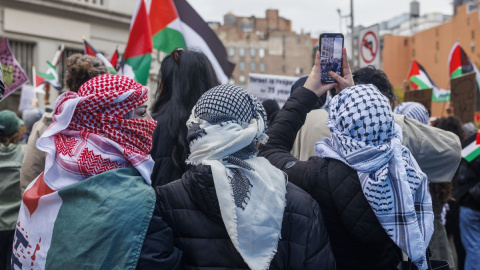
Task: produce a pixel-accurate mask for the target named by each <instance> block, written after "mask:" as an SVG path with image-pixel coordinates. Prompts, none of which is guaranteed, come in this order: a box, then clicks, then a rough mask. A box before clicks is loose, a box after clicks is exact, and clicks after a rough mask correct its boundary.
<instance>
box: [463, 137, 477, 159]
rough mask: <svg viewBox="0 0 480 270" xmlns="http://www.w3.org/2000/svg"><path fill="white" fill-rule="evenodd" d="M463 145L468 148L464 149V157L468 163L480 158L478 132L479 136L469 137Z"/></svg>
mask: <svg viewBox="0 0 480 270" xmlns="http://www.w3.org/2000/svg"><path fill="white" fill-rule="evenodd" d="M463 144H464V145H466V146H465V147H464V148H463V149H462V157H463V158H464V159H465V160H466V161H467V162H471V161H472V160H474V159H476V158H477V157H478V156H480V133H478V132H477V135H474V136H471V137H469V138H468V139H467V140H465V142H464V143H463Z"/></svg>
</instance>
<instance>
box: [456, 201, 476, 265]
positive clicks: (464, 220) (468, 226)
mask: <svg viewBox="0 0 480 270" xmlns="http://www.w3.org/2000/svg"><path fill="white" fill-rule="evenodd" d="M460 237H461V239H462V244H463V247H464V248H465V251H466V253H467V257H466V258H465V270H480V212H479V211H475V210H473V209H470V208H468V207H464V206H461V207H460Z"/></svg>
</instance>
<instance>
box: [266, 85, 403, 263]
mask: <svg viewBox="0 0 480 270" xmlns="http://www.w3.org/2000/svg"><path fill="white" fill-rule="evenodd" d="M316 101H317V97H316V95H315V94H314V93H313V92H311V91H310V90H308V89H305V88H303V87H301V88H299V89H297V90H295V92H293V94H292V96H291V97H290V98H289V99H288V100H287V102H286V103H285V105H284V106H283V108H282V109H281V110H280V111H279V112H278V113H277V116H276V117H275V120H274V122H273V124H272V126H270V127H269V129H268V131H267V135H268V136H269V137H270V138H269V140H268V142H267V144H266V145H263V146H261V147H260V154H259V155H260V156H264V157H266V158H267V159H268V160H269V161H270V162H271V163H272V164H273V165H274V166H276V167H278V168H280V169H282V170H283V171H284V172H285V173H287V175H288V180H289V181H290V182H291V183H294V184H295V185H297V186H298V187H300V188H302V189H303V190H305V191H307V192H308V193H309V194H310V195H312V197H313V198H314V199H315V200H316V201H317V202H318V203H319V205H320V207H321V208H322V212H323V215H324V218H325V223H326V225H327V231H328V234H329V237H330V243H331V245H332V250H333V253H334V255H335V259H336V262H337V269H397V267H396V266H397V265H398V263H399V262H400V260H401V257H400V254H401V253H400V250H399V248H397V246H396V245H395V243H394V242H393V241H392V240H391V239H390V238H389V236H388V235H387V233H386V232H385V230H384V229H383V227H382V226H381V224H380V223H379V222H378V220H377V218H376V216H375V214H374V213H373V210H372V209H371V208H370V205H369V204H368V201H367V200H366V198H365V196H364V195H363V192H362V189H361V186H360V181H359V179H358V176H357V172H356V171H355V170H353V169H352V168H350V167H349V166H347V165H346V164H344V163H343V162H340V161H338V160H333V159H322V158H320V157H310V159H309V160H308V161H299V160H298V159H296V158H295V157H293V156H292V155H291V154H290V150H291V149H292V146H293V142H294V141H295V137H296V135H297V132H298V130H299V129H300V127H301V126H302V125H303V123H304V122H305V117H306V115H307V113H308V112H310V110H311V109H312V108H313V107H314V105H315V103H316ZM319 139H320V138H319Z"/></svg>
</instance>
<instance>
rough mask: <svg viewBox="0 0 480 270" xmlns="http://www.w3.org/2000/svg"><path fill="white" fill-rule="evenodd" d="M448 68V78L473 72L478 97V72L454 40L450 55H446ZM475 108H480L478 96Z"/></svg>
mask: <svg viewBox="0 0 480 270" xmlns="http://www.w3.org/2000/svg"><path fill="white" fill-rule="evenodd" d="M448 70H449V72H450V78H451V79H454V78H457V77H460V76H462V75H464V74H467V73H470V72H475V77H476V79H477V91H478V92H477V97H480V72H479V71H478V68H477V66H476V65H475V64H473V63H472V61H470V59H469V58H468V56H467V54H466V53H465V51H464V50H463V49H462V47H461V46H460V43H458V42H455V44H453V47H452V49H451V50H450V55H449V56H448ZM476 110H480V98H477V105H476Z"/></svg>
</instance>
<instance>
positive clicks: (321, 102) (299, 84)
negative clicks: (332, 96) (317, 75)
mask: <svg viewBox="0 0 480 270" xmlns="http://www.w3.org/2000/svg"><path fill="white" fill-rule="evenodd" d="M307 79H308V76H303V77H300V78H299V79H298V80H297V81H296V82H294V83H293V84H292V88H290V95H291V94H293V91H295V90H296V89H297V88H299V87H302V86H303V85H304V84H305V82H306V81H307ZM327 95H328V91H327V92H325V93H324V94H323V95H321V96H320V97H318V101H317V105H315V107H314V109H320V108H321V107H322V106H323V105H324V104H325V102H326V101H327ZM270 122H272V121H270Z"/></svg>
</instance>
